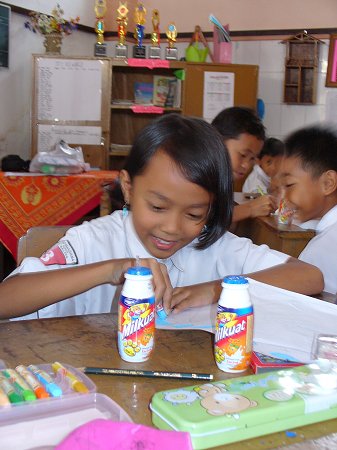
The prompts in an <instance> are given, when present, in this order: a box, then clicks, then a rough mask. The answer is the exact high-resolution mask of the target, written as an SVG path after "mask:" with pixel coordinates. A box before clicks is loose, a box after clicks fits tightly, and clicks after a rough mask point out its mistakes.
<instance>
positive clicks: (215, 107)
mask: <svg viewBox="0 0 337 450" xmlns="http://www.w3.org/2000/svg"><path fill="white" fill-rule="evenodd" d="M233 105H234V73H232V72H205V73H204V102H203V113H202V115H203V118H204V119H205V120H207V121H208V122H212V120H213V119H214V117H215V116H216V115H217V114H218V113H219V112H220V111H222V110H223V109H225V108H229V107H230V106H233Z"/></svg>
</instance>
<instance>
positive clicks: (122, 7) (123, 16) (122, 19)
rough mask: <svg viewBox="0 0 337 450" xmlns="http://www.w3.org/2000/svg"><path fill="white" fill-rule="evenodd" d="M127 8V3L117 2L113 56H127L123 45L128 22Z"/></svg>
mask: <svg viewBox="0 0 337 450" xmlns="http://www.w3.org/2000/svg"><path fill="white" fill-rule="evenodd" d="M128 12H129V10H128V8H127V3H123V2H119V7H118V9H117V13H118V16H117V24H118V26H117V33H118V44H117V45H116V54H115V58H123V59H126V58H127V57H128V48H127V46H126V45H125V38H126V26H127V24H128V18H127V15H128Z"/></svg>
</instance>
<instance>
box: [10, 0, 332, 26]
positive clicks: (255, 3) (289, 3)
mask: <svg viewBox="0 0 337 450" xmlns="http://www.w3.org/2000/svg"><path fill="white" fill-rule="evenodd" d="M142 1H143V3H144V5H145V7H146V9H147V11H148V17H147V26H149V27H150V26H151V20H150V17H151V11H152V10H153V9H154V8H158V9H159V12H160V16H161V19H162V20H161V25H162V26H161V29H163V30H164V29H165V27H166V26H167V24H168V23H169V22H170V21H174V22H175V23H176V25H177V29H178V31H180V32H191V31H192V30H193V29H194V26H195V25H200V26H201V27H202V28H203V29H204V30H205V31H210V30H211V25H210V23H209V21H208V16H209V14H210V13H213V14H214V15H215V16H216V17H217V18H218V19H219V20H220V21H221V22H222V23H229V24H230V27H231V29H232V30H237V31H239V30H275V29H294V28H335V27H336V24H337V8H336V0H320V1H317V0H282V1H280V0H221V1H220V0H207V1H205V0H184V1H182V0H142ZM7 3H9V4H12V5H16V6H20V7H23V8H27V9H31V10H34V11H41V12H44V13H49V12H50V11H51V10H52V9H53V7H54V6H55V4H56V3H57V1H56V0H11V1H7ZM58 3H60V4H61V5H62V8H63V9H64V11H65V17H66V18H68V17H70V16H72V17H76V16H77V15H79V16H80V17H81V23H83V24H84V25H88V26H93V23H94V21H95V14H94V4H95V1H94V0H85V1H83V0H58ZM106 3H107V7H108V13H107V17H108V22H107V25H106V29H107V30H116V22H115V20H116V9H117V8H118V5H119V0H106ZM127 4H128V8H129V10H130V13H129V23H130V26H132V23H133V10H134V5H135V4H136V0H128V1H127Z"/></svg>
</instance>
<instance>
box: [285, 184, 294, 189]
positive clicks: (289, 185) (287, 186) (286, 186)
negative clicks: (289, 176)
mask: <svg viewBox="0 0 337 450" xmlns="http://www.w3.org/2000/svg"><path fill="white" fill-rule="evenodd" d="M291 186H294V183H288V184H286V185H285V186H284V187H285V188H286V189H288V188H290V187H291Z"/></svg>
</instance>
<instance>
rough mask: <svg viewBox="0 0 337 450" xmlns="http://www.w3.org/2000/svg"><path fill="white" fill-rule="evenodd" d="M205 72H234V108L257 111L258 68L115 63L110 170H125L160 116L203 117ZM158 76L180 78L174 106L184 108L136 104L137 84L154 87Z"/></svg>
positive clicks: (111, 107) (112, 78)
mask: <svg viewBox="0 0 337 450" xmlns="http://www.w3.org/2000/svg"><path fill="white" fill-rule="evenodd" d="M176 71H178V72H176ZM205 72H233V73H234V76H235V89H234V104H235V105H244V106H247V107H250V108H256V98H257V85H258V66H253V65H248V64H247V65H243V64H242V65H240V64H220V63H219V64H212V63H201V64H199V63H189V62H185V61H165V60H159V61H155V60H153V61H152V60H134V59H131V60H130V59H129V60H114V59H113V60H111V97H110V104H109V114H110V133H109V134H110V140H109V142H110V143H111V144H110V145H109V152H108V159H109V168H110V169H115V170H119V169H121V168H122V167H123V165H124V161H125V158H126V156H127V155H128V153H129V149H130V148H131V145H132V143H133V141H134V139H135V136H136V135H137V134H138V133H139V132H140V131H141V129H142V128H144V126H146V125H147V124H148V123H149V122H151V121H152V120H154V119H156V118H158V117H159V116H160V114H170V113H178V114H184V115H190V116H195V117H202V116H203V95H204V73H205ZM154 76H160V77H174V76H177V78H178V77H179V79H180V80H181V82H180V83H179V88H178V89H177V92H178V94H177V95H176V100H177V101H178V102H177V103H174V104H175V105H176V104H180V106H179V107H176V106H174V107H173V106H172V107H171V106H170V107H154V106H151V105H141V104H138V103H137V104H136V103H135V101H134V100H135V95H134V94H135V83H153V84H154Z"/></svg>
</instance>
